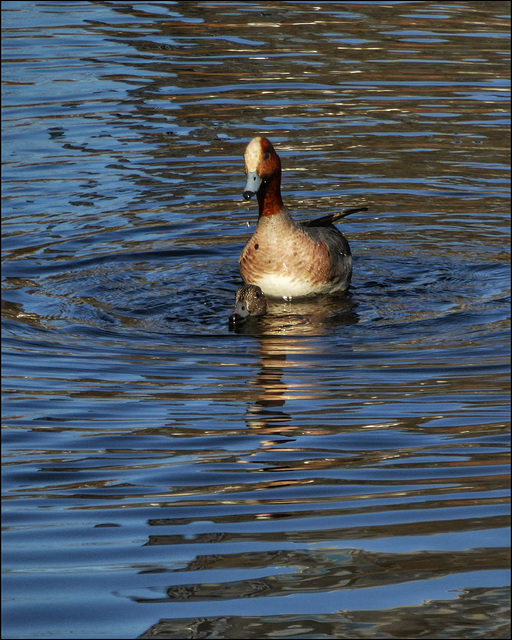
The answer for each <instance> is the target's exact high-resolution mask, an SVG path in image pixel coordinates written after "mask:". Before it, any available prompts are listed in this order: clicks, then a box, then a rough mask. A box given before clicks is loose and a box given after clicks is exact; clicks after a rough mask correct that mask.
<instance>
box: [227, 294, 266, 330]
mask: <svg viewBox="0 0 512 640" xmlns="http://www.w3.org/2000/svg"><path fill="white" fill-rule="evenodd" d="M266 313H267V298H266V297H265V294H264V293H263V291H262V290H261V288H260V287H258V286H257V285H255V284H244V285H242V286H241V287H240V288H239V289H238V291H237V292H236V298H235V310H234V311H233V313H232V314H231V315H230V316H229V324H230V325H231V326H234V325H237V324H238V325H240V324H241V323H243V322H245V321H246V320H248V319H249V318H255V317H260V316H264V315H265V314H266Z"/></svg>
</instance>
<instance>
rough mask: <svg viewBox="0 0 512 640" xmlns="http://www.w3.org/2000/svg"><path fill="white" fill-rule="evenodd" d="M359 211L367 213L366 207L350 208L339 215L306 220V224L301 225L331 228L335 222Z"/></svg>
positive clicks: (332, 214)
mask: <svg viewBox="0 0 512 640" xmlns="http://www.w3.org/2000/svg"><path fill="white" fill-rule="evenodd" d="M359 211H368V207H351V208H350V209H345V211H341V212H340V213H330V214H329V215H328V216H322V217H321V218H315V219H314V220H306V222H302V223H301V224H302V226H304V227H331V226H332V225H333V224H334V223H335V222H338V220H341V219H342V218H346V217H347V216H349V215H351V214H352V213H358V212H359Z"/></svg>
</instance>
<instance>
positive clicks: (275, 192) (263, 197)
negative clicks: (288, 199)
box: [258, 170, 283, 218]
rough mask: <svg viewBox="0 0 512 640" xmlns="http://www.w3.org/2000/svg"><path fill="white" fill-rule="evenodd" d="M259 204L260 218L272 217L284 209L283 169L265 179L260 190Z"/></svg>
mask: <svg viewBox="0 0 512 640" xmlns="http://www.w3.org/2000/svg"><path fill="white" fill-rule="evenodd" d="M258 206H259V212H260V218H261V217H262V216H264V217H267V218H270V217H271V216H275V215H276V214H277V213H279V212H280V211H281V210H282V208H283V199H282V198H281V170H279V172H278V173H277V172H276V173H275V174H274V175H272V176H271V177H270V178H268V179H265V180H264V182H263V184H262V185H261V187H260V188H259V191H258Z"/></svg>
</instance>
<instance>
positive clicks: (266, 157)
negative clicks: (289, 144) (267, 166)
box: [263, 151, 270, 160]
mask: <svg viewBox="0 0 512 640" xmlns="http://www.w3.org/2000/svg"><path fill="white" fill-rule="evenodd" d="M269 158H270V151H267V153H266V154H265V155H264V156H263V160H268V159H269Z"/></svg>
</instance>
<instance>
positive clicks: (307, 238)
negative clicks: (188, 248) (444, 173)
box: [239, 136, 366, 300]
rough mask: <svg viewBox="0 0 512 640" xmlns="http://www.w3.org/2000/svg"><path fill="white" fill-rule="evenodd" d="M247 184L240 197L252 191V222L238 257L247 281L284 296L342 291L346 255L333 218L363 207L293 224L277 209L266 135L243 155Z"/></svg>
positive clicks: (276, 163)
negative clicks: (251, 230)
mask: <svg viewBox="0 0 512 640" xmlns="http://www.w3.org/2000/svg"><path fill="white" fill-rule="evenodd" d="M244 160H245V172H246V174H247V183H246V186H245V191H244V193H243V197H244V199H245V200H250V198H252V196H254V195H257V198H258V206H259V218H258V224H257V225H256V229H255V231H254V234H253V235H252V237H251V238H250V240H249V241H248V242H247V244H246V245H245V247H244V249H243V251H242V254H241V256H240V260H239V266H240V274H241V276H242V279H243V281H244V282H245V283H247V284H255V285H258V286H259V287H260V288H261V290H262V291H263V293H264V294H266V295H268V296H271V297H276V298H285V299H287V300H289V299H292V298H295V297H303V296H311V295H315V294H319V293H336V292H342V291H345V290H346V289H348V286H349V284H350V278H351V276H352V257H351V253H350V246H349V244H348V242H347V240H346V238H345V236H344V235H343V234H342V233H341V232H340V231H338V229H337V228H336V227H335V226H334V222H335V221H337V220H339V219H340V218H343V217H344V216H346V215H349V214H350V213H355V212H356V211H362V210H363V211H365V210H366V207H357V208H352V209H348V210H347V211H344V212H342V213H339V214H332V215H329V216H324V217H322V218H318V219H316V220H310V221H308V222H302V223H300V222H296V221H295V220H293V218H292V217H291V216H290V214H289V213H288V211H287V210H286V209H285V208H284V207H283V199H282V198H281V160H280V159H279V156H278V155H277V153H276V152H275V149H274V147H273V146H272V143H271V142H270V140H268V139H267V138H262V137H259V136H258V137H256V138H253V140H251V142H249V144H248V145H247V148H246V149H245V154H244Z"/></svg>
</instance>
